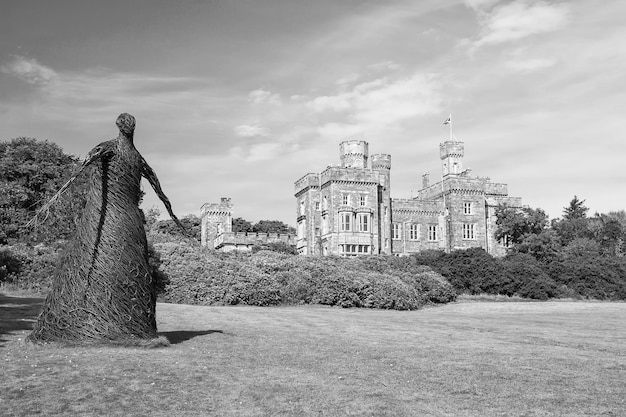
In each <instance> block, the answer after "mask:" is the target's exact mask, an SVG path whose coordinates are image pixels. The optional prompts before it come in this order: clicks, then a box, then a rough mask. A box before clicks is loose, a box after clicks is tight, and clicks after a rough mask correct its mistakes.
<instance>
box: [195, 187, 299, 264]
mask: <svg viewBox="0 0 626 417" xmlns="http://www.w3.org/2000/svg"><path fill="white" fill-rule="evenodd" d="M200 210H201V232H200V240H201V244H202V246H205V247H206V246H208V247H211V248H214V249H215V250H218V251H220V252H231V251H240V252H250V251H251V250H252V247H253V246H255V245H258V246H263V245H267V244H269V243H284V244H286V245H293V244H294V243H295V242H294V236H292V235H290V234H282V233H255V232H233V204H232V202H231V200H230V198H226V197H222V199H221V201H220V202H219V203H206V204H204V205H203V206H202V208H201V209H200Z"/></svg>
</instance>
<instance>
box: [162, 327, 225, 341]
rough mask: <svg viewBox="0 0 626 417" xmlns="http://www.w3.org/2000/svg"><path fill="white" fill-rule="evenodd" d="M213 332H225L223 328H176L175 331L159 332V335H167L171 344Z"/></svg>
mask: <svg viewBox="0 0 626 417" xmlns="http://www.w3.org/2000/svg"><path fill="white" fill-rule="evenodd" d="M211 333H224V332H223V331H222V330H176V331H173V332H159V336H165V337H167V340H169V341H170V344H172V345H176V344H178V343H182V342H186V341H187V340H189V339H193V338H194V337H196V336H205V335H207V334H211Z"/></svg>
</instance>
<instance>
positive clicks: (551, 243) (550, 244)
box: [514, 229, 561, 262]
mask: <svg viewBox="0 0 626 417" xmlns="http://www.w3.org/2000/svg"><path fill="white" fill-rule="evenodd" d="M560 250H561V244H560V242H559V238H558V236H557V234H556V233H555V232H554V231H553V230H551V229H546V230H542V231H541V233H538V234H527V235H525V236H524V239H523V240H522V241H521V242H520V243H519V244H518V245H516V246H515V247H514V251H516V252H520V253H528V254H530V255H532V256H534V257H535V259H537V260H538V261H541V262H550V261H554V260H556V259H558V256H559V252H560Z"/></svg>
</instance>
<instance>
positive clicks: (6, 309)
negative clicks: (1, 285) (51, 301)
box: [0, 294, 43, 346]
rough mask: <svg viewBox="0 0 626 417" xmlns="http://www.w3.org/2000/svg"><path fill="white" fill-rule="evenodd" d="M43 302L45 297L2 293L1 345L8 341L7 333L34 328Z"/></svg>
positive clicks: (0, 304)
mask: <svg viewBox="0 0 626 417" xmlns="http://www.w3.org/2000/svg"><path fill="white" fill-rule="evenodd" d="M42 303H43V298H36V297H12V296H7V295H4V294H0V346H2V344H3V343H4V342H6V341H7V339H6V338H5V337H4V336H5V335H6V334H9V333H11V332H14V331H19V330H31V329H32V328H33V325H34V324H35V320H36V319H37V316H38V315H39V311H40V310H41V305H42Z"/></svg>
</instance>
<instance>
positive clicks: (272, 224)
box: [252, 220, 296, 235]
mask: <svg viewBox="0 0 626 417" xmlns="http://www.w3.org/2000/svg"><path fill="white" fill-rule="evenodd" d="M252 231H253V232H257V233H281V234H283V233H284V234H291V235H295V234H296V229H295V228H294V227H291V226H289V225H287V224H285V223H283V222H281V221H280V220H260V221H259V222H258V223H256V224H255V225H254V226H252Z"/></svg>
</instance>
